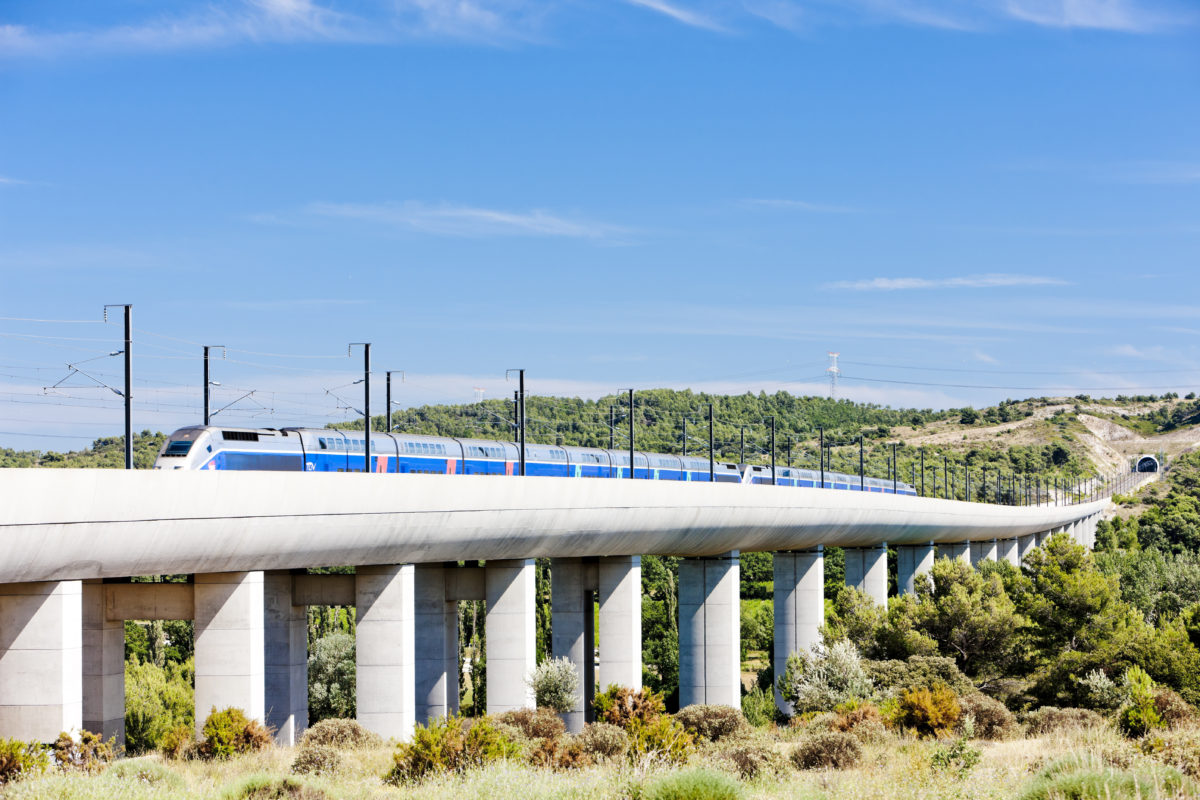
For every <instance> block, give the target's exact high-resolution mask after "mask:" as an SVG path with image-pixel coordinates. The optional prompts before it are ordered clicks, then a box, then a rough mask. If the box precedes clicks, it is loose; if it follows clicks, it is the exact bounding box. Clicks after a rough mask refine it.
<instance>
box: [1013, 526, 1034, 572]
mask: <svg viewBox="0 0 1200 800" xmlns="http://www.w3.org/2000/svg"><path fill="white" fill-rule="evenodd" d="M1035 547H1037V534H1036V533H1030V534H1027V535H1025V536H1019V537H1017V566H1020V564H1021V562H1022V561H1024V560H1025V556H1027V555H1029V551H1030V550H1032V549H1033V548H1035Z"/></svg>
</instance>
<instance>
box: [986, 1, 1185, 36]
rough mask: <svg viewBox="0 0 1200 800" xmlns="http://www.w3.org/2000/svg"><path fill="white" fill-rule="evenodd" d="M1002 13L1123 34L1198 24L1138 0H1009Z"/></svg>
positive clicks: (1041, 22) (1054, 24)
mask: <svg viewBox="0 0 1200 800" xmlns="http://www.w3.org/2000/svg"><path fill="white" fill-rule="evenodd" d="M1003 10H1004V12H1005V13H1006V14H1008V15H1009V16H1010V17H1012V18H1014V19H1018V20H1021V21H1023V22H1030V23H1033V24H1035V25H1042V26H1047V27H1054V28H1094V29H1098V30H1108V31H1120V32H1123V33H1152V32H1155V31H1159V30H1163V29H1166V28H1172V27H1176V26H1179V25H1183V24H1189V23H1194V22H1195V16H1194V14H1185V13H1183V12H1182V11H1179V10H1175V9H1172V8H1170V7H1168V5H1167V4H1156V3H1149V2H1138V1H1137V0H1006V1H1005V3H1004V6H1003Z"/></svg>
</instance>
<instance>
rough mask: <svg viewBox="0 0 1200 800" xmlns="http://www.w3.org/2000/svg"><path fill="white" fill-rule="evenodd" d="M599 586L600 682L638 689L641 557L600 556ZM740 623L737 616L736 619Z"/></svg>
mask: <svg viewBox="0 0 1200 800" xmlns="http://www.w3.org/2000/svg"><path fill="white" fill-rule="evenodd" d="M597 573H598V574H597V578H598V582H599V586H600V680H601V681H602V682H603V683H604V685H605V686H608V685H609V684H614V683H615V684H617V685H618V686H625V687H628V688H630V689H640V688H641V687H642V557H641V556H603V557H601V558H600V561H599V564H598V567H597ZM739 620H740V616H739Z"/></svg>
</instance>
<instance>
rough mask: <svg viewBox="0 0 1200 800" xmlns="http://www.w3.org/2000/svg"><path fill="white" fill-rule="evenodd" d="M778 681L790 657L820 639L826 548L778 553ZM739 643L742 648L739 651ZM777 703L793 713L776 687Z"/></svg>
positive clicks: (808, 647) (776, 601)
mask: <svg viewBox="0 0 1200 800" xmlns="http://www.w3.org/2000/svg"><path fill="white" fill-rule="evenodd" d="M774 606H775V638H774V648H775V684H776V686H778V684H779V679H780V677H782V676H783V672H784V669H785V668H786V667H787V660H788V656H790V655H791V654H792V653H801V652H804V651H806V650H812V649H813V648H814V647H815V646H816V645H817V644H819V643H820V641H821V626H822V625H823V624H824V623H825V549H824V548H823V547H821V546H820V545H818V546H817V547H816V548H814V549H812V550H794V551H790V552H782V553H776V554H775V597H774ZM740 649H741V648H740V646H739V650H740ZM775 704H776V705H777V706H779V708H780V710H782V711H784V712H790V711H791V709H790V708H787V707H785V706H786V705H787V704H785V703H784V700H783V698H782V697H780V695H779V690H778V689H776V690H775Z"/></svg>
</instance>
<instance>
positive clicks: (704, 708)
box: [675, 705, 746, 742]
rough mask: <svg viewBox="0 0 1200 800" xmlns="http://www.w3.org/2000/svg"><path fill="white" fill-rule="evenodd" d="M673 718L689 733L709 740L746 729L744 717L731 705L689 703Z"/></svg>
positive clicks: (712, 740) (715, 739)
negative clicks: (689, 704)
mask: <svg viewBox="0 0 1200 800" xmlns="http://www.w3.org/2000/svg"><path fill="white" fill-rule="evenodd" d="M675 719H676V720H677V721H678V722H679V724H680V725H682V726H683V727H684V728H685V729H686V730H687V731H688V732H689V733H692V734H695V735H696V736H697V737H699V738H701V739H708V740H709V741H710V742H715V741H718V740H719V739H721V738H722V737H725V736H729V735H730V734H733V733H737V732H739V731H743V730H745V729H746V718H745V717H743V716H742V712H741V711H739V710H738V709H736V708H734V707H733V706H722V705H711V706H709V705H691V706H688V707H687V708H683V709H680V710H679V712H678V713H677V714H676V715H675Z"/></svg>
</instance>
